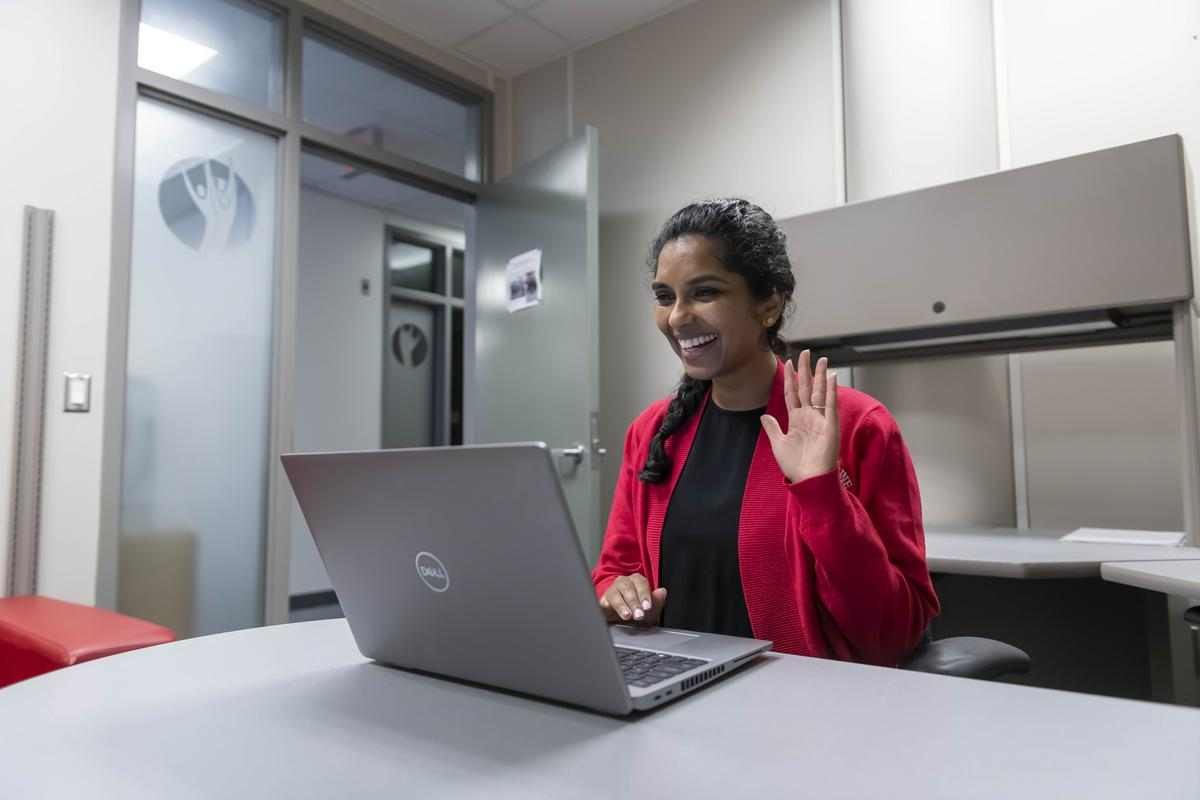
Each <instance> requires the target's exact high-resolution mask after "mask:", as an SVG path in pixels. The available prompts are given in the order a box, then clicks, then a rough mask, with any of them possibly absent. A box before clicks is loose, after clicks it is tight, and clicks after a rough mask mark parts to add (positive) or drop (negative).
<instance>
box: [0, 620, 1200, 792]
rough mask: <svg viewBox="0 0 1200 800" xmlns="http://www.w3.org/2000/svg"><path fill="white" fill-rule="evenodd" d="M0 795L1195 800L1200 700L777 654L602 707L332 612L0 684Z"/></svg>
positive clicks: (1199, 778) (1199, 786)
mask: <svg viewBox="0 0 1200 800" xmlns="http://www.w3.org/2000/svg"><path fill="white" fill-rule="evenodd" d="M0 731H2V732H3V735H2V736H0V741H2V744H0V797H4V798H43V797H74V796H79V797H120V798H138V797H153V798H163V797H170V798H172V800H180V799H182V798H192V797H197V798H199V797H205V798H211V797H221V798H235V797H254V798H274V797H288V798H293V797H305V798H307V797H320V798H334V797H338V798H340V797H386V798H389V800H391V799H392V798H397V797H439V798H440V797H446V798H475V797H478V798H522V800H528V798H576V797H577V798H589V800H591V799H594V798H605V797H622V798H656V797H684V796H687V795H688V794H689V793H691V794H692V796H695V797H721V796H724V797H751V796H760V797H802V796H807V797H821V798H864V797H902V798H918V799H920V800H924V799H925V798H940V797H947V798H950V797H953V798H961V797H996V798H1012V797H1021V798H1041V797H1045V798H1061V797H1088V798H1092V799H1094V798H1106V797H1113V798H1129V797H1145V796H1153V797H1154V798H1156V800H1165V799H1166V798H1187V799H1188V800H1195V798H1196V797H1198V796H1200V710H1197V709H1187V708H1175V707H1169V706H1161V705H1152V704H1147V703H1137V702H1131V701H1126V700H1113V699H1108V698H1099V697H1094V696H1086V695H1075V694H1068V693H1063V692H1052V691H1046V690H1042V689H1029V688H1025V687H1020V686H1012V685H1007V684H999V683H986V682H982V681H972V680H964V679H957V678H944V677H938V676H933V675H926V674H922V673H912V672H903V671H900V670H891V669H881V668H875V667H864V666H858V665H853V664H844V663H838V662H834V661H824V660H820V659H808V658H795V657H789V656H778V655H772V656H767V657H765V658H764V659H763V660H761V661H760V662H759V663H757V664H756V665H754V666H751V667H750V668H748V669H747V670H745V671H743V672H740V673H737V674H734V675H732V676H730V677H728V678H727V679H725V680H724V681H722V682H719V683H717V684H715V685H713V686H711V687H709V688H707V689H705V690H703V691H702V692H698V693H697V694H695V695H692V696H690V697H687V698H684V699H683V700H681V701H679V702H677V703H675V704H673V705H669V706H666V707H663V708H661V709H659V710H657V711H655V712H652V713H650V714H648V715H645V716H643V717H640V718H633V719H629V720H623V719H611V718H608V717H604V716H599V715H596V714H592V713H588V712H585V711H579V710H575V709H571V708H566V707H562V706H556V705H551V704H548V703H543V702H540V701H536V700H531V699H527V698H522V697H517V696H513V695H508V694H502V693H498V692H493V691H489V690H486V689H480V688H476V687H471V686H465V685H461V684H456V683H451V682H447V681H442V680H438V679H436V678H432V677H428V676H422V675H416V674H411V673H406V672H402V671H398V670H392V669H388V668H385V667H380V666H376V665H374V664H371V663H369V662H366V661H364V659H363V658H362V657H361V656H360V655H359V654H358V651H357V650H356V649H355V648H354V645H353V643H352V642H351V639H350V636H349V633H348V629H347V627H346V625H345V623H344V622H342V621H341V620H334V621H326V622H308V623H301V624H297V625H286V626H279V627H275V628H263V629H258V630H251V631H242V632H238V633H232V634H225V635H221V636H211V637H205V638H201V639H193V640H189V641H183V642H179V643H176V644H170V645H164V646H161V647H156V648H150V649H148V650H142V651H137V652H133V653H127V654H124V655H119V656H115V657H112V658H106V659H101V660H99V661H95V662H91V663H87V664H82V665H80V666H76V667H72V668H70V669H66V670H63V671H60V672H57V673H52V674H49V675H45V676H42V677H40V678H35V679H33V680H31V681H27V682H25V683H22V684H17V685H15V686H11V687H9V688H7V689H0Z"/></svg>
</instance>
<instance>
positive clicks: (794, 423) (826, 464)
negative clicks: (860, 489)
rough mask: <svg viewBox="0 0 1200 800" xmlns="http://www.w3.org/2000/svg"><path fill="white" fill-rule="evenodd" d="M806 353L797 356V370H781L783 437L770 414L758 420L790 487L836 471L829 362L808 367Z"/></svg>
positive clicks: (834, 381) (833, 396)
mask: <svg viewBox="0 0 1200 800" xmlns="http://www.w3.org/2000/svg"><path fill="white" fill-rule="evenodd" d="M811 359H812V355H811V354H810V353H809V351H808V350H805V351H804V352H802V353H801V354H800V358H799V359H797V361H798V362H799V366H798V367H793V366H792V362H790V361H789V362H787V363H786V364H785V365H784V368H783V394H784V399H785V400H786V401H787V410H788V430H787V433H784V432H783V431H782V430H780V428H779V423H778V422H777V421H776V420H775V418H774V417H772V416H771V415H770V414H764V415H763V416H762V426H763V430H765V431H766V432H767V438H768V439H770V441H771V452H773V453H774V454H775V461H776V462H778V464H779V469H780V470H782V471H783V475H784V477H785V478H787V479H788V481H789V482H791V483H799V482H800V481H802V480H805V479H806V478H812V477H815V476H817V475H823V474H825V473H826V472H830V471H832V470H833V469H835V468H836V467H837V459H838V446H839V444H840V433H839V430H838V406H837V399H838V398H837V374H836V373H831V372H828V369H829V360H828V359H826V358H821V359H820V360H818V361H817V368H816V370H815V371H813V370H812V368H811V366H810V361H811Z"/></svg>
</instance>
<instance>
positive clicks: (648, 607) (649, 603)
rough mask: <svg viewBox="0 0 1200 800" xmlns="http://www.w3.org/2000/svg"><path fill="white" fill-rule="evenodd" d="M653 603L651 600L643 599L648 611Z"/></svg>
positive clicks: (643, 605)
mask: <svg viewBox="0 0 1200 800" xmlns="http://www.w3.org/2000/svg"><path fill="white" fill-rule="evenodd" d="M651 605H652V604H651V602H650V601H649V600H643V601H642V608H644V609H646V610H647V611H649V610H650V606H651Z"/></svg>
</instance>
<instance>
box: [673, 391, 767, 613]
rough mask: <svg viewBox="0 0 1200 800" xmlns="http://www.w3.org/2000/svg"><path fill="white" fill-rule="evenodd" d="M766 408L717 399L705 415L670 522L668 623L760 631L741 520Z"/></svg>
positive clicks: (676, 487) (676, 489)
mask: <svg viewBox="0 0 1200 800" xmlns="http://www.w3.org/2000/svg"><path fill="white" fill-rule="evenodd" d="M764 411H765V409H761V408H759V409H754V410H752V411H726V410H725V409H722V408H719V407H718V406H717V404H716V403H714V402H712V399H711V398H710V399H709V402H708V405H707V407H706V409H705V411H704V416H703V417H701V419H700V426H699V428H698V429H697V430H696V438H695V440H694V441H693V442H692V450H691V453H690V454H689V455H688V459H687V463H686V464H684V467H683V472H682V473H681V474H680V476H679V482H678V483H677V484H676V485H675V491H674V493H673V494H672V495H671V503H670V505H669V506H668V508H667V517H666V520H665V521H664V522H663V532H662V549H661V551H660V553H659V575H660V578H661V585H662V586H665V587H666V589H667V604H666V607H665V608H664V609H663V617H662V624H663V625H665V626H667V627H670V628H683V629H685V630H693V631H704V632H706V633H724V634H728V635H730V636H753V633H752V632H751V630H750V617H749V615H748V614H747V612H746V598H745V595H743V593H742V577H741V573H740V572H739V571H738V551H737V545H738V518H739V517H740V515H741V511H742V494H743V493H744V492H745V490H746V475H747V474H748V473H749V472H750V459H751V457H753V455H754V446H755V445H756V444H757V443H758V432H759V431H760V430H762V423H760V422H759V417H761V416H762V415H763V413H764Z"/></svg>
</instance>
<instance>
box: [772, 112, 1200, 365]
mask: <svg viewBox="0 0 1200 800" xmlns="http://www.w3.org/2000/svg"><path fill="white" fill-rule="evenodd" d="M781 225H782V227H783V229H784V231H785V232H786V234H787V236H788V250H789V252H790V254H791V257H792V263H793V268H794V270H795V271H796V276H797V283H798V292H797V309H796V313H795V314H794V315H793V316H792V317H791V320H790V321H789V323H788V325H787V326H786V327H785V329H784V337H785V338H786V339H788V340H790V341H800V342H816V341H841V342H852V341H854V340H855V338H856V337H859V338H861V337H866V338H868V339H869V338H870V337H872V336H876V335H881V334H882V335H888V336H890V337H892V338H895V337H896V335H897V334H902V333H903V332H904V331H921V335H931V333H933V332H932V331H931V330H930V329H936V328H947V329H949V330H955V329H962V328H964V327H970V326H972V325H980V324H988V323H993V324H996V323H1004V322H1011V324H1012V326H1013V327H1016V326H1018V325H1019V324H1020V322H1021V321H1022V320H1031V319H1033V320H1041V321H1045V320H1048V319H1051V318H1059V319H1064V318H1070V316H1071V315H1079V314H1080V313H1086V312H1109V311H1113V310H1116V311H1121V312H1125V313H1127V314H1137V313H1139V312H1144V311H1152V312H1158V313H1165V314H1166V317H1167V319H1169V317H1170V311H1169V306H1170V304H1171V303H1173V302H1177V301H1179V300H1183V299H1185V298H1189V297H1191V296H1192V272H1191V254H1190V247H1189V238H1188V236H1189V234H1188V218H1187V200H1186V191H1185V179H1184V162H1183V146H1182V140H1181V138H1180V137H1179V136H1178V135H1171V136H1164V137H1161V138H1157V139H1149V140H1146V141H1143V142H1137V143H1134V144H1129V145H1123V146H1121V147H1114V148H1110V149H1107V150H1100V151H1097V152H1094V153H1087V154H1084V155H1080V156H1074V157H1071V158H1065V159H1061V160H1058V161H1051V162H1047V163H1044V164H1035V165H1033V166H1028V167H1022V168H1020V169H1013V170H1007V171H1004V172H997V173H993V174H990V175H985V176H982V177H978V178H971V179H969V180H964V181H958V182H955V183H949V184H945V185H942V186H935V187H932V188H928V189H922V190H919V191H914V192H907V193H905V194H899V195H894V196H891V197H884V198H880V199H877V200H870V201H867V202H862V203H855V204H851V205H846V206H840V207H837V208H832V209H828V210H824V211H818V212H815V213H811V214H804V215H801V216H798V217H792V218H790V219H785V220H781ZM1168 335H1169V333H1168Z"/></svg>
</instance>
